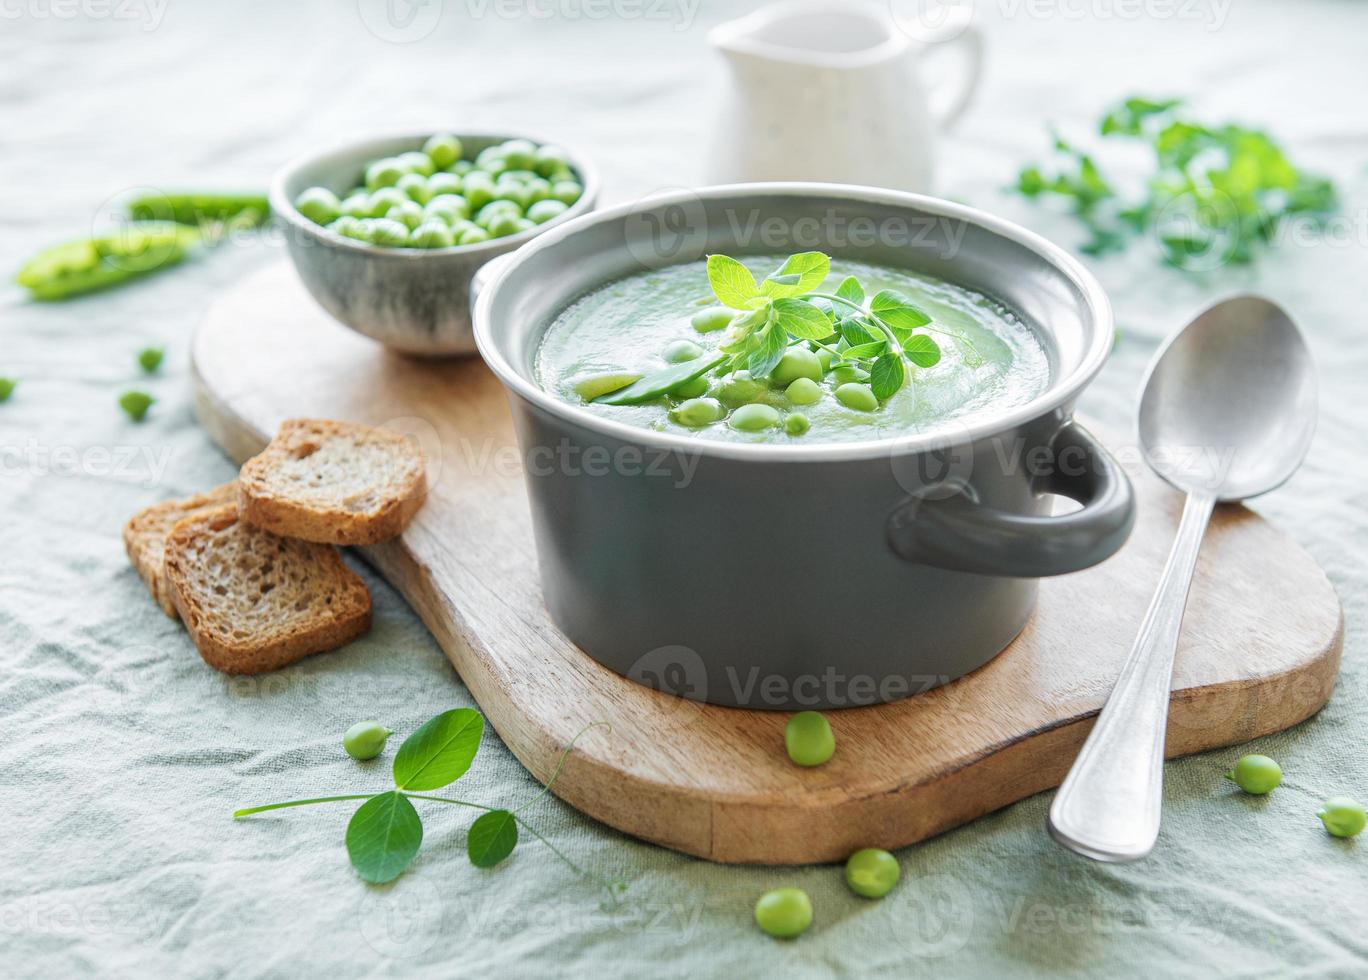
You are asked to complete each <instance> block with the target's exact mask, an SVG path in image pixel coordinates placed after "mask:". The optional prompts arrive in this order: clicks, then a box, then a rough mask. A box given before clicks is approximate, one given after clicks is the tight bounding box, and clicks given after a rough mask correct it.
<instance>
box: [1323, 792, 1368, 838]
mask: <svg viewBox="0 0 1368 980" xmlns="http://www.w3.org/2000/svg"><path fill="white" fill-rule="evenodd" d="M1316 816H1318V817H1320V820H1321V823H1323V824H1324V825H1325V829H1326V831H1327V832H1329V833H1330V834H1332V835H1333V836H1335V837H1355V836H1357V835H1358V834H1359V833H1360V832H1361V831H1362V830H1363V827H1364V825H1365V824H1368V812H1365V810H1364V809H1363V804H1362V803H1359V802H1358V801H1356V800H1351V799H1350V798H1349V797H1347V796H1332V797H1331V798H1330V799H1328V800H1326V801H1325V803H1324V805H1323V806H1321V808H1320V810H1319V811H1317V813H1316Z"/></svg>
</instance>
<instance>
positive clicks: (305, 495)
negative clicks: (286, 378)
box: [237, 419, 427, 545]
mask: <svg viewBox="0 0 1368 980" xmlns="http://www.w3.org/2000/svg"><path fill="white" fill-rule="evenodd" d="M362 456H364V457H365V461H364V463H363V462H360V461H357V462H354V463H349V461H350V460H354V459H358V458H359V457H362ZM425 470H426V467H425V463H424V460H423V454H422V452H421V451H420V450H419V449H418V447H417V446H416V445H415V444H414V443H413V442H412V441H411V440H409V439H407V438H405V437H403V436H400V435H396V434H394V433H392V432H386V431H385V430H384V429H377V428H374V427H372V426H367V425H359V424H357V423H354V422H335V421H327V420H321V419H289V420H288V421H286V422H284V423H282V424H281V426H280V430H279V431H278V432H277V433H276V437H275V438H274V439H272V440H271V443H270V445H268V446H267V447H266V448H265V449H264V450H263V451H262V452H261V453H260V454H258V455H257V456H254V457H253V458H252V459H249V460H248V461H247V462H246V463H244V464H243V467H242V472H241V474H240V475H239V478H238V491H237V506H238V512H239V513H240V514H241V515H242V517H243V519H244V520H247V521H249V522H251V523H252V524H254V525H256V526H257V527H260V528H263V529H265V530H267V531H270V532H272V533H273V534H277V535H280V536H281V537H290V538H300V539H302V540H305V541H315V542H320V543H326V544H337V545H366V544H378V543H379V542H381V541H388V540H389V539H391V538H395V537H398V536H399V535H400V534H401V533H403V530H404V528H406V527H407V526H408V524H409V522H410V521H411V520H412V519H413V515H414V514H416V513H417V512H418V509H419V508H420V507H422V505H423V501H424V500H425V499H426V497H427V475H426V471H425Z"/></svg>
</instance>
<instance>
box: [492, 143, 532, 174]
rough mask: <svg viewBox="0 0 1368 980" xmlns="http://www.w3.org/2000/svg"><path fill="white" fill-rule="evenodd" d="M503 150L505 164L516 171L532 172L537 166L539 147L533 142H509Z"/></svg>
mask: <svg viewBox="0 0 1368 980" xmlns="http://www.w3.org/2000/svg"><path fill="white" fill-rule="evenodd" d="M501 149H502V151H503V152H502V153H501V154H500V156H502V157H503V161H504V163H506V164H508V166H509V167H510V168H512V169H514V170H531V169H532V168H533V167H535V166H536V164H537V147H536V146H535V145H534V144H533V143H532V141H531V140H522V139H517V140H508V141H507V142H506V143H504V145H503V146H502V147H501Z"/></svg>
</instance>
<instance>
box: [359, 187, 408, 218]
mask: <svg viewBox="0 0 1368 980" xmlns="http://www.w3.org/2000/svg"><path fill="white" fill-rule="evenodd" d="M369 203H370V214H368V215H366V217H368V218H383V217H384V216H385V215H386V214H388V213H389V209H390V208H393V207H398V206H399V205H401V204H411V203H413V202H412V201H410V200H409V196H408V195H407V194H405V193H404V192H403V191H401V190H400V189H399V188H397V187H382V188H380V189H379V190H378V191H376V192H375V193H374V194H372V195H371V196H370V202H369Z"/></svg>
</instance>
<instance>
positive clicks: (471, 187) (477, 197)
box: [462, 171, 494, 213]
mask: <svg viewBox="0 0 1368 980" xmlns="http://www.w3.org/2000/svg"><path fill="white" fill-rule="evenodd" d="M462 190H463V191H464V192H465V199H466V201H467V203H469V204H470V210H471V211H473V212H476V213H478V212H479V210H480V209H481V208H482V207H484V206H485V205H486V204H488V203H489V202H490V201H492V200H494V181H492V180H490V179H489V175H488V174H483V173H482V174H479V175H478V176H477V175H476V173H475V172H473V171H472V172H471V173H469V174H467V175H466V178H465V183H464V184H463V185H462Z"/></svg>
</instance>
